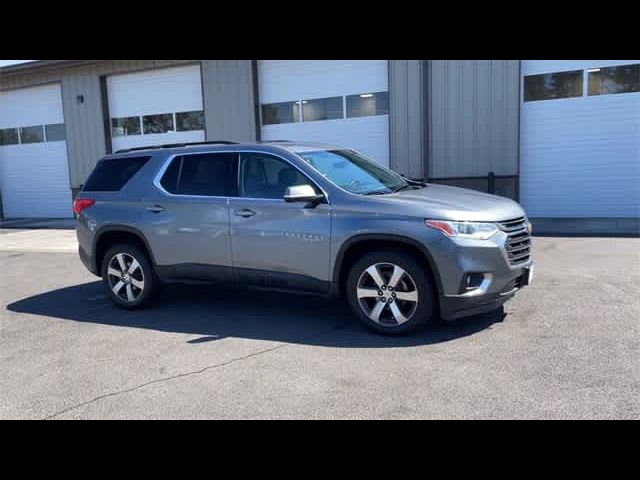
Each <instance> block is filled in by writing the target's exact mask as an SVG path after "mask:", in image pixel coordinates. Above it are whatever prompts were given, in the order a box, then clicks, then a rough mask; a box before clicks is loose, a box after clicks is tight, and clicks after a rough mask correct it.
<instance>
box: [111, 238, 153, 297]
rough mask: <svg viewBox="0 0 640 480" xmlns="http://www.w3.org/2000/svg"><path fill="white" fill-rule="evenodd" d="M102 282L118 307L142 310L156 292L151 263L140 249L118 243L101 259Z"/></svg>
mask: <svg viewBox="0 0 640 480" xmlns="http://www.w3.org/2000/svg"><path fill="white" fill-rule="evenodd" d="M101 273H102V281H103V283H104V286H105V288H106V289H107V293H108V294H109V297H110V298H111V300H112V301H113V302H114V303H115V304H116V305H117V306H119V307H121V308H126V309H136V308H141V307H143V306H144V305H145V304H146V303H148V301H149V300H150V298H151V296H152V294H153V293H154V291H155V290H156V286H157V281H156V278H155V274H154V271H153V268H152V267H151V263H150V262H149V259H148V258H147V256H146V255H145V254H144V252H142V251H141V250H140V249H139V248H138V247H136V246H135V245H131V244H126V243H122V244H118V245H114V246H113V247H111V248H110V249H109V250H108V251H107V253H106V254H105V256H104V258H103V260H102V269H101Z"/></svg>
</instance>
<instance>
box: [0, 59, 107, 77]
mask: <svg viewBox="0 0 640 480" xmlns="http://www.w3.org/2000/svg"><path fill="white" fill-rule="evenodd" d="M95 62H99V60H34V61H33V62H24V63H17V64H15V65H7V66H6V67H0V75H13V74H21V73H31V72H36V71H43V70H50V69H54V68H60V67H65V68H66V67H75V66H77V65H86V64H89V63H95Z"/></svg>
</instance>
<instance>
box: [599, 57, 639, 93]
mask: <svg viewBox="0 0 640 480" xmlns="http://www.w3.org/2000/svg"><path fill="white" fill-rule="evenodd" d="M630 92H640V64H637V65H622V66H620V67H606V68H594V69H591V70H589V95H608V94H612V93H630Z"/></svg>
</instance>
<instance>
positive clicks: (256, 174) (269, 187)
mask: <svg viewBox="0 0 640 480" xmlns="http://www.w3.org/2000/svg"><path fill="white" fill-rule="evenodd" d="M294 185H310V182H309V180H307V178H306V177H305V176H304V175H303V174H302V173H300V172H299V171H298V170H297V169H295V168H294V167H292V166H291V165H290V164H288V163H287V162H284V161H282V160H279V159H277V158H274V157H272V156H270V155H264V154H259V153H255V154H254V153H245V154H242V156H241V159H240V196H241V197H246V198H274V199H282V198H283V197H284V194H285V192H286V190H287V188H289V187H291V186H294Z"/></svg>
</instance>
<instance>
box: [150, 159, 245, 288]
mask: <svg viewBox="0 0 640 480" xmlns="http://www.w3.org/2000/svg"><path fill="white" fill-rule="evenodd" d="M237 163H238V154H237V153H235V152H218V153H198V154H187V155H181V156H176V157H174V158H173V159H172V160H171V161H170V163H168V164H166V165H165V167H166V168H165V170H164V171H161V174H160V176H159V178H158V179H157V181H156V182H154V183H155V187H156V188H155V189H154V192H153V193H152V194H151V195H149V196H147V197H146V198H145V199H144V208H145V209H146V218H147V225H146V232H145V233H146V235H147V238H148V241H149V243H150V244H151V248H152V250H153V252H154V255H155V258H156V262H157V264H158V267H159V270H160V273H161V274H162V275H163V276H167V277H173V278H201V279H207V280H225V279H228V278H230V276H231V246H230V238H229V197H230V196H235V195H236V190H237V176H238V174H237Z"/></svg>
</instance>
